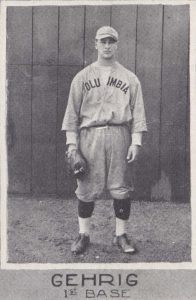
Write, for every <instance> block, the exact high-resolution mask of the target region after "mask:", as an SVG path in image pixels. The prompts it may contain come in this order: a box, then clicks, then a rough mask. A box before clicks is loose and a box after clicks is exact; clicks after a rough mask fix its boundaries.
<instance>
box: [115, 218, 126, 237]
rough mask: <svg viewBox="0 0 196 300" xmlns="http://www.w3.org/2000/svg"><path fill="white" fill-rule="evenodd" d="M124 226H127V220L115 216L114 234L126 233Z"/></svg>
mask: <svg viewBox="0 0 196 300" xmlns="http://www.w3.org/2000/svg"><path fill="white" fill-rule="evenodd" d="M126 226H127V220H122V219H119V218H116V236H119V235H122V234H124V233H126V232H127V229H126Z"/></svg>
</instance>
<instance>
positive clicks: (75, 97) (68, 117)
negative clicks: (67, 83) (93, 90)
mask: <svg viewBox="0 0 196 300" xmlns="http://www.w3.org/2000/svg"><path fill="white" fill-rule="evenodd" d="M82 98H83V93H82V80H81V79H80V78H78V76H76V77H75V78H74V79H73V81H72V83H71V87H70V92H69V98H68V103H67V108H66V111H65V115H64V118H63V123H62V130H66V131H72V132H76V133H77V132H78V128H79V123H80V107H81V104H82Z"/></svg>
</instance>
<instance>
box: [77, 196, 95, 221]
mask: <svg viewBox="0 0 196 300" xmlns="http://www.w3.org/2000/svg"><path fill="white" fill-rule="evenodd" d="M94 205H95V204H94V202H93V201H92V202H84V201H81V200H78V216H79V217H80V218H90V217H91V216H92V213H93V210H94Z"/></svg>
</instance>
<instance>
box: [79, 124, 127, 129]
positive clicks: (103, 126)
mask: <svg viewBox="0 0 196 300" xmlns="http://www.w3.org/2000/svg"><path fill="white" fill-rule="evenodd" d="M113 126H115V127H119V126H127V124H126V123H121V124H116V123H115V124H113V123H106V124H99V125H98V124H97V125H91V126H89V127H82V128H81V130H82V129H85V128H108V127H113Z"/></svg>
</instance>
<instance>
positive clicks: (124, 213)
mask: <svg viewBox="0 0 196 300" xmlns="http://www.w3.org/2000/svg"><path fill="white" fill-rule="evenodd" d="M113 207H114V211H115V216H116V217H117V218H119V219H121V220H128V218H129V215H130V208H131V200H130V199H129V198H128V199H122V200H119V199H114V201H113Z"/></svg>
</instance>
